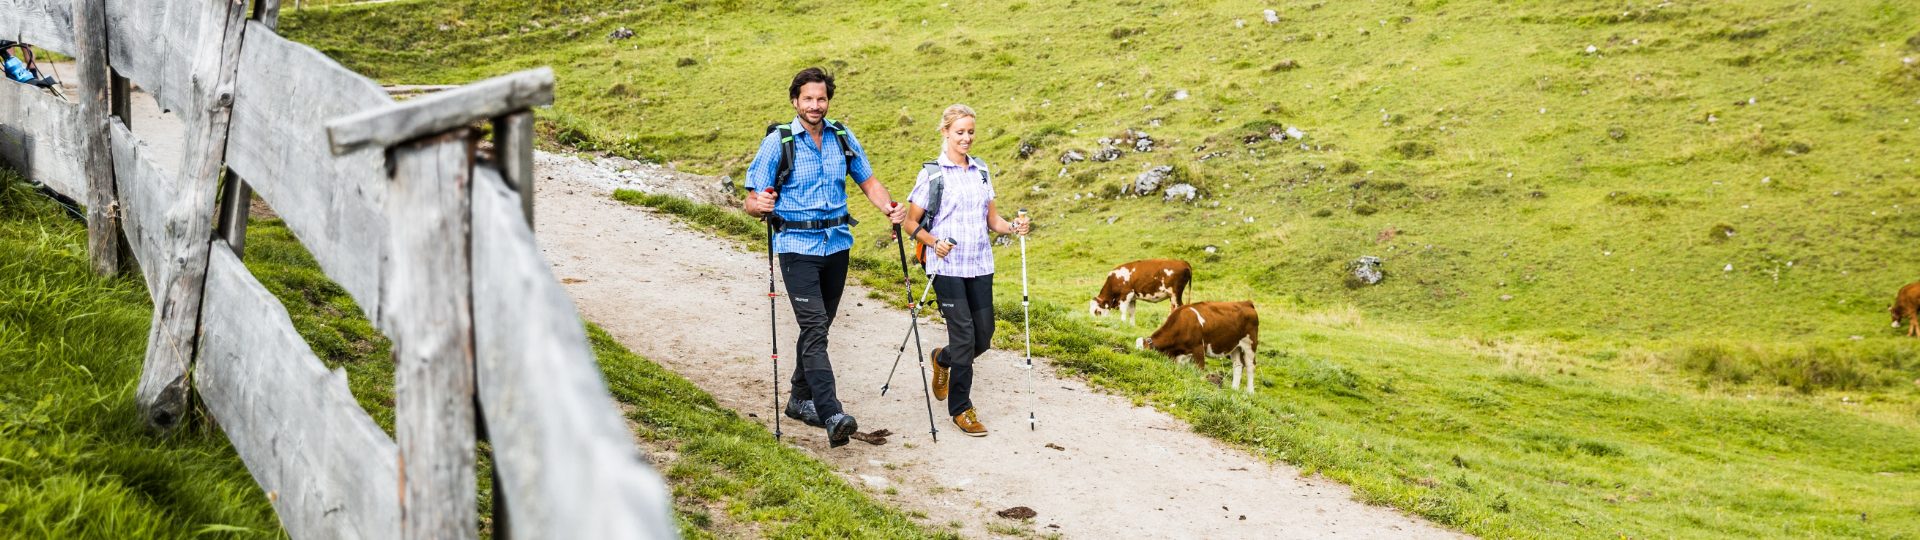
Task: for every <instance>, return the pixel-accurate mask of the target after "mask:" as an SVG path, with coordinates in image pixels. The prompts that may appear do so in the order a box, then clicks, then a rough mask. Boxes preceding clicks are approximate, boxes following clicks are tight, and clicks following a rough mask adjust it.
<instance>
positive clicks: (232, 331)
mask: <svg viewBox="0 0 1920 540" xmlns="http://www.w3.org/2000/svg"><path fill="white" fill-rule="evenodd" d="M278 11H279V1H278V0H253V4H252V5H249V4H248V2H247V0H0V39H9V40H16V41H22V42H27V43H31V44H33V45H35V46H37V47H41V48H44V49H48V50H53V51H59V52H63V53H67V54H69V55H71V56H74V57H75V58H76V60H77V62H78V65H79V71H80V73H79V74H78V77H77V79H78V82H79V83H80V91H79V92H77V93H76V94H75V97H76V98H77V99H76V100H74V101H68V100H66V99H63V98H59V97H55V96H53V95H51V94H48V93H46V92H44V91H41V90H39V89H36V88H32V87H29V86H26V85H18V84H7V83H4V82H0V159H4V160H5V161H7V162H9V163H11V164H12V166H14V167H15V168H18V169H19V170H20V171H22V172H23V173H24V174H26V175H28V176H29V177H30V178H33V179H36V180H38V181H41V182H43V183H44V184H45V185H46V186H48V187H49V188H50V189H52V190H54V191H56V192H59V193H61V194H64V195H66V196H68V197H70V198H73V199H75V200H78V201H82V202H83V203H84V204H85V205H86V206H87V212H86V215H87V218H88V230H89V251H90V255H91V256H92V259H93V263H94V267H95V269H96V270H97V271H100V272H102V273H112V272H115V271H117V270H118V269H120V268H123V267H128V266H131V264H132V263H137V265H138V268H139V269H140V271H141V272H142V276H143V277H144V278H145V280H146V283H147V285H148V290H149V291H151V293H152V295H153V303H154V315H153V321H152V328H151V332H150V334H149V339H148V346H147V356H146V359H145V367H144V370H143V373H142V375H141V380H140V383H139V386H138V390H137V392H136V399H137V400H138V401H139V404H140V410H141V414H142V415H143V416H144V419H145V421H146V422H147V423H149V424H151V425H152V426H154V427H155V428H157V429H167V428H170V427H172V426H173V425H175V424H176V423H178V422H180V421H181V419H182V418H183V417H184V414H183V413H184V412H185V409H186V407H187V404H188V402H189V400H188V398H189V394H190V393H193V392H197V393H198V395H199V398H200V401H201V402H203V403H204V404H205V406H206V408H207V410H208V411H209V412H210V413H211V415H212V416H213V418H214V420H215V421H216V422H217V423H218V424H219V426H220V428H221V429H222V430H223V431H224V432H225V433H226V434H227V436H228V438H229V439H231V440H232V442H233V446H234V448H235V450H237V451H238V452H239V454H240V457H241V459H242V460H243V461H245V462H246V465H247V468H248V470H249V471H250V472H252V474H253V476H254V479H255V480H256V481H258V482H259V484H260V486H261V488H262V489H264V490H265V491H266V493H267V496H268V498H269V500H271V501H272V502H273V505H274V509H275V511H276V512H277V513H278V514H279V516H280V521H281V523H282V525H284V526H285V528H286V530H287V531H288V533H289V534H291V535H292V536H294V537H298V538H472V537H474V536H476V535H477V527H478V523H479V516H478V515H477V510H476V508H477V495H476V487H475V484H476V481H475V472H474V463H475V460H476V455H475V454H476V448H477V443H476V441H477V440H478V439H479V438H480V437H483V436H484V437H486V439H487V440H488V441H489V442H490V446H491V448H492V451H493V459H494V469H495V470H494V472H495V477H496V481H495V489H494V497H495V499H494V511H495V516H494V518H495V521H494V524H495V532H496V535H497V536H502V537H516V538H568V539H571V538H660V537H672V536H674V535H675V526H674V521H673V517H672V513H671V507H670V499H669V495H668V493H667V491H666V488H665V486H664V484H663V483H662V482H661V480H660V478H659V476H658V475H657V474H655V473H654V472H653V471H652V470H651V469H650V468H648V467H647V465H646V462H645V460H644V458H643V456H642V455H641V453H640V451H639V449H638V448H636V446H635V444H634V441H633V436H632V434H631V433H630V432H629V431H628V430H627V428H626V425H625V423H624V422H623V420H622V418H621V416H620V413H619V411H618V409H617V408H616V407H615V405H614V402H613V399H612V397H611V396H610V395H609V393H608V392H607V389H606V385H605V382H604V381H603V380H602V379H601V378H600V374H599V370H598V368H597V367H596V364H595V361H594V358H593V352H592V349H591V348H590V347H589V345H588V343H587V338H586V333H585V331H584V329H583V328H582V326H581V322H580V318H579V314H578V312H577V311H576V310H575V308H574V306H573V303H572V301H571V300H570V299H569V298H568V297H567V296H566V294H565V292H564V291H563V290H562V289H561V288H560V285H559V283H558V282H557V281H556V280H555V278H554V276H553V274H552V270H551V267H550V266H549V265H548V264H547V263H546V261H545V260H544V259H543V258H542V257H541V255H540V251H539V247H538V245H537V244H536V242H535V240H534V236H533V231H532V228H531V224H532V202H531V197H532V189H531V187H532V182H533V178H534V177H533V168H532V157H533V155H532V152H533V146H532V144H533V143H532V130H533V116H532V114H533V113H532V112H531V109H532V108H533V107H536V106H540V105H545V104H548V103H550V102H551V101H552V99H553V74H552V72H551V71H549V70H546V69H538V70H532V71H526V72H520V73H515V74H511V75H507V76H504V77H500V78H496V79H490V80H487V81H482V82H479V83H476V84H472V85H468V86H464V87H460V88H456V89H453V90H448V91H445V92H442V93H439V94H434V95H431V96H427V97H423V98H418V99H414V100H409V101H406V102H401V103H395V102H393V101H392V100H391V99H389V98H388V97H387V95H386V93H385V92H384V91H382V90H381V88H380V86H379V85H377V84H375V83H374V82H373V81H371V80H368V79H367V78H365V77H362V76H360V75H359V74H356V73H354V72H352V71H350V70H348V69H345V68H343V67H341V66H340V65H339V64H337V63H335V62H334V61H333V60H331V59H329V58H327V57H326V56H325V55H323V54H321V53H319V52H317V51H315V50H313V49H311V48H308V47H306V46H303V45H300V44H297V43H293V42H290V41H287V40H286V39H284V38H282V37H280V36H278V35H276V34H275V33H274V31H273V27H274V24H275V20H276V16H277V14H278ZM129 81H130V82H131V84H137V85H139V86H140V87H141V88H143V89H145V90H146V91H147V92H148V93H149V94H151V95H152V96H153V97H154V99H155V100H156V101H157V102H158V103H159V105H160V106H161V107H163V108H165V109H168V110H171V111H175V112H176V113H177V114H179V116H180V117H181V119H182V120H183V122H184V125H185V126H186V130H185V133H184V134H183V135H182V136H183V137H184V140H185V148H186V150H185V154H184V155H183V156H180V157H179V159H178V161H177V164H176V163H175V162H174V160H173V159H171V158H169V159H168V160H167V163H164V164H162V163H161V162H160V160H159V159H158V158H157V156H155V155H154V154H155V153H154V152H153V151H152V150H151V149H150V148H149V147H148V146H147V145H146V144H145V142H143V141H141V140H140V139H139V138H138V137H136V136H135V135H134V132H133V131H132V130H131V129H129V125H128V121H129V118H128V117H129V114H128V113H127V111H128V110H129V109H130V107H128V99H129V95H128V92H127V91H126V88H127V85H128V84H129ZM483 124H485V125H490V127H491V130H490V131H491V133H492V135H491V136H492V143H493V146H494V151H493V158H492V159H490V160H486V161H481V160H480V159H478V158H477V157H476V156H477V155H478V147H479V143H480V140H479V137H478V136H477V135H476V134H477V133H478V130H476V129H474V128H475V127H477V126H480V125H483ZM250 191H257V192H258V194H259V196H260V197H261V198H262V199H264V200H265V201H266V202H267V203H268V204H269V205H270V206H272V207H273V209H274V210H275V211H276V212H277V213H278V214H279V215H280V217H281V219H283V220H284V221H285V222H286V224H287V226H288V228H290V229H291V230H292V231H293V233H294V235H295V236H296V237H298V238H299V240H300V242H301V243H302V244H304V245H305V246H306V247H307V249H308V250H309V251H310V252H312V253H313V255H314V258H315V259H316V260H317V261H318V262H319V264H320V267H321V269H322V270H324V271H325V272H326V274H327V276H329V277H330V278H332V279H333V280H334V281H336V282H338V283H339V284H340V285H341V287H342V288H344V289H345V290H346V291H347V293H348V294H350V295H351V296H352V297H353V298H354V300H355V301H357V302H358V303H359V305H360V307H361V309H362V310H364V312H365V315H366V316H367V317H368V319H370V320H372V321H374V323H375V325H376V326H377V327H378V328H379V329H380V330H381V331H382V332H383V333H385V334H386V335H387V336H388V337H389V338H390V339H391V340H392V342H393V350H394V357H395V370H396V372H395V375H394V391H395V396H396V399H395V401H396V403H395V412H396V426H395V431H396V433H397V437H391V438H390V437H388V436H387V434H386V433H385V432H384V431H382V430H381V429H380V428H379V426H377V425H376V424H375V423H374V422H373V420H372V418H370V417H369V416H368V415H367V413H366V411H364V410H362V409H360V407H359V406H358V405H357V404H356V403H355V401H354V399H353V396H352V395H351V394H350V393H349V391H348V388H347V385H346V378H345V376H344V374H343V373H342V372H340V371H338V370H334V371H329V370H327V369H326V368H325V367H324V365H322V364H321V363H320V361H319V359H318V358H317V357H315V356H314V353H313V352H312V350H311V349H310V348H309V347H308V346H307V345H306V342H305V341H304V340H303V339H302V338H301V336H300V335H299V334H298V333H297V332H296V331H295V330H294V327H293V324H292V321H291V319H290V318H289V316H288V315H287V311H286V309H285V307H283V306H282V305H281V304H280V302H279V301H278V300H276V299H275V298H274V296H273V295H271V294H269V293H268V292H267V290H266V289H265V288H264V287H263V286H262V285H261V284H260V282H259V281H258V280H257V279H255V278H254V277H253V275H252V274H250V273H249V272H248V271H247V268H246V266H245V265H244V264H242V263H241V253H242V247H243V244H242V240H243V239H244V237H245V224H246V214H247V203H248V200H249V199H250V198H251V197H252V195H251V194H250ZM123 253H124V254H127V255H128V256H130V258H131V259H132V260H131V261H123V260H120V257H121V254H123Z"/></svg>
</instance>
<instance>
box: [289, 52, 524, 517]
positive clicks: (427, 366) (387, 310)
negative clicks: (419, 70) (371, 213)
mask: <svg viewBox="0 0 1920 540" xmlns="http://www.w3.org/2000/svg"><path fill="white" fill-rule="evenodd" d="M552 101H553V73H552V71H551V70H545V69H542V70H536V71H531V72H522V73H517V74H513V75H508V76H505V77H499V78H496V79H489V80H487V81H482V82H479V83H476V84H472V85H469V86H465V87H461V88H459V89H456V90H450V91H447V92H444V93H440V94H434V95H432V96H427V97H423V98H420V99H416V100H412V101H408V102H405V103H395V104H393V105H389V106H387V107H382V108H378V109H373V110H368V111H362V112H360V113H356V114H353V115H350V116H347V117H345V118H340V119H336V120H332V121H329V122H327V126H326V127H327V137H328V139H329V140H330V141H331V143H332V147H333V153H334V155H342V154H347V153H351V152H353V151H355V150H358V149H361V148H367V147H380V148H388V149H389V150H388V158H387V163H388V167H389V171H390V172H391V177H392V182H391V183H390V184H388V191H387V197H386V212H387V223H388V231H387V234H388V239H389V240H388V245H387V252H386V254H385V256H384V257H383V258H382V261H381V267H382V269H383V275H382V276H381V279H380V322H381V325H380V326H381V328H382V329H383V330H385V331H386V333H387V335H388V337H389V338H391V339H392V340H393V347H394V354H395V356H396V358H395V362H394V363H395V370H396V372H395V374H394V393H395V400H394V401H395V403H394V408H395V416H396V418H395V426H394V431H396V432H397V435H398V436H397V439H398V441H397V442H398V443H399V447H400V463H401V465H400V470H401V484H402V488H401V536H402V537H404V538H473V537H475V536H477V535H478V530H477V529H478V509H477V508H476V507H475V505H474V502H475V497H476V486H475V481H474V472H473V471H474V450H475V445H476V443H475V436H476V429H475V420H476V416H475V414H476V413H475V401H474V400H475V394H474V388H475V386H474V384H475V381H474V371H473V370H474V336H473V287H472V279H473V270H472V261H471V257H472V254H471V251H470V250H471V242H472V226H471V220H472V188H473V175H474V156H473V151H474V146H475V142H474V141H473V140H472V138H471V133H472V132H471V130H470V129H469V128H468V127H467V126H470V125H473V124H475V123H477V122H480V121H482V120H487V119H491V118H494V117H496V116H501V115H503V114H505V113H509V112H524V111H525V110H526V109H528V108H529V107H531V106H532V105H533V104H536V103H538V104H544V103H551V102H552Z"/></svg>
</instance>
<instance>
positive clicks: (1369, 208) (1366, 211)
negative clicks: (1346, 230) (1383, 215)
mask: <svg viewBox="0 0 1920 540" xmlns="http://www.w3.org/2000/svg"><path fill="white" fill-rule="evenodd" d="M1379 212H1380V209H1378V208H1374V207H1373V205H1371V204H1362V205H1359V206H1355V207H1353V213H1355V214H1359V215H1362V216H1371V215H1374V214H1376V213H1379Z"/></svg>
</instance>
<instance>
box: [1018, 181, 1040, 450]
mask: <svg viewBox="0 0 1920 540" xmlns="http://www.w3.org/2000/svg"><path fill="white" fill-rule="evenodd" d="M1019 217H1027V209H1025V208H1021V209H1020V215H1019ZM1027 304H1028V301H1027V235H1025V234H1022V235H1020V324H1022V325H1025V331H1024V332H1023V334H1025V335H1024V337H1025V339H1026V341H1027V430H1028V431H1035V430H1039V429H1040V419H1039V418H1038V417H1035V416H1034V415H1033V312H1032V311H1031V310H1029V309H1027Z"/></svg>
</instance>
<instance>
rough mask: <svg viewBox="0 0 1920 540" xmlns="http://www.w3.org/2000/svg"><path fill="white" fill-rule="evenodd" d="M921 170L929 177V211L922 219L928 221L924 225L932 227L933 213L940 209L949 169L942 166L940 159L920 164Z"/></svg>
mask: <svg viewBox="0 0 1920 540" xmlns="http://www.w3.org/2000/svg"><path fill="white" fill-rule="evenodd" d="M920 171H921V174H923V175H925V176H926V177H927V182H928V184H927V208H926V210H927V213H926V214H925V216H924V217H922V218H920V219H921V221H925V222H926V223H924V224H922V225H923V226H925V227H932V226H933V215H934V214H935V213H938V212H939V211H940V190H941V185H942V184H945V183H946V179H947V171H946V168H945V167H941V166H940V162H938V161H929V162H926V163H922V164H920Z"/></svg>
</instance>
